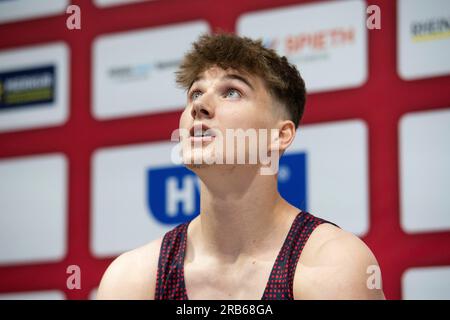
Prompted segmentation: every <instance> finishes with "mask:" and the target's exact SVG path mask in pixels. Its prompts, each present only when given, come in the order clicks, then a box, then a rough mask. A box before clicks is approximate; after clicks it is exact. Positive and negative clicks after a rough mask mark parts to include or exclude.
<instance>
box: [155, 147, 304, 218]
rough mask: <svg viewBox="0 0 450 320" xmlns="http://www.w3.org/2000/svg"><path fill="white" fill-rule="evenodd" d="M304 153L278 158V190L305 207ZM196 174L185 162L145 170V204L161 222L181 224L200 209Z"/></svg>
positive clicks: (291, 200) (296, 204)
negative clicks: (185, 165)
mask: <svg viewBox="0 0 450 320" xmlns="http://www.w3.org/2000/svg"><path fill="white" fill-rule="evenodd" d="M306 159H307V158H306V153H290V154H286V155H284V156H283V157H282V158H281V159H280V166H279V172H278V190H279V192H280V194H281V196H282V197H283V198H285V199H286V201H288V202H289V203H290V204H292V205H294V206H296V207H297V208H300V209H302V210H307V193H306V188H307V179H306V178H307V177H306V171H307V170H306V168H307V167H306V165H307V161H306ZM198 183H199V181H198V178H197V176H196V175H195V174H194V173H193V172H192V171H190V170H188V169H186V168H185V167H184V166H170V167H164V168H150V169H148V170H147V205H148V207H149V208H150V212H151V214H153V216H154V218H155V219H156V220H158V221H159V222H161V223H163V224H180V223H184V222H187V221H190V220H192V219H194V218H195V217H196V216H197V215H198V214H199V213H200V192H199V190H200V189H199V184H198Z"/></svg>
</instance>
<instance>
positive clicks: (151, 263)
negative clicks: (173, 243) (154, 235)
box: [97, 238, 162, 300]
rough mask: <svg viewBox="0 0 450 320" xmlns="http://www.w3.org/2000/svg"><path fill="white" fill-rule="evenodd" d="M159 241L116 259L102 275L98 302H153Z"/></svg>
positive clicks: (160, 239)
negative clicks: (129, 300)
mask: <svg viewBox="0 0 450 320" xmlns="http://www.w3.org/2000/svg"><path fill="white" fill-rule="evenodd" d="M161 242H162V238H159V239H157V240H154V241H152V242H150V243H148V244H146V245H144V246H141V247H139V248H136V249H134V250H131V251H128V252H125V253H123V254H121V255H120V256H118V257H117V258H116V259H115V260H114V261H113V262H112V263H111V264H110V265H109V267H108V269H107V270H106V271H105V273H104V274H103V277H102V280H101V282H100V286H99V288H98V293H97V299H98V300H116V299H123V300H126V299H136V300H138V299H151V300H153V299H154V293H155V287H156V273H157V271H158V259H159V251H160V247H161Z"/></svg>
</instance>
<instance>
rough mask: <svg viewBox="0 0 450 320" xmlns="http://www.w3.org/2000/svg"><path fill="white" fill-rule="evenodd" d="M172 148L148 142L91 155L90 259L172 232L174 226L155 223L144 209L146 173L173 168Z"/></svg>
mask: <svg viewBox="0 0 450 320" xmlns="http://www.w3.org/2000/svg"><path fill="white" fill-rule="evenodd" d="M175 145H176V144H175V143H171V142H162V143H148V144H139V145H129V146H123V147H113V148H104V149H99V150H97V151H96V152H95V154H94V156H93V160H92V168H93V171H92V172H93V175H92V179H93V180H92V201H93V202H92V219H93V221H92V229H91V232H92V237H91V239H92V242H91V250H92V252H93V254H94V255H96V256H99V257H104V256H114V255H118V254H120V253H122V252H124V251H127V250H130V249H134V248H136V247H138V246H141V245H143V244H145V243H147V242H149V241H151V240H154V239H156V238H158V237H161V236H163V235H164V233H165V232H167V231H168V230H169V229H171V228H173V227H174V225H175V224H170V223H169V224H168V223H164V222H162V221H160V220H158V219H157V217H156V216H155V213H154V212H152V210H151V207H150V206H149V205H148V201H149V200H148V193H149V189H148V188H149V181H148V174H147V173H148V170H150V169H152V168H160V167H163V168H165V167H173V166H174V164H173V163H172V161H171V152H172V150H173V147H174V146H175ZM159 187H160V186H158V188H159ZM161 187H164V185H162V186H161ZM153 194H155V192H153ZM158 200H160V199H156V201H158ZM164 211H165V210H164Z"/></svg>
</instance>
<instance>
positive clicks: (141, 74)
mask: <svg viewBox="0 0 450 320" xmlns="http://www.w3.org/2000/svg"><path fill="white" fill-rule="evenodd" d="M180 63H181V60H170V61H161V62H155V63H142V64H136V65H122V66H113V67H111V68H109V69H108V70H107V72H108V75H109V78H110V79H111V80H114V81H139V80H147V79H149V78H150V77H151V75H152V73H154V72H161V71H166V70H170V69H176V68H177V67H178V66H179V64H180Z"/></svg>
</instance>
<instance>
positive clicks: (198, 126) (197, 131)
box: [189, 122, 215, 138]
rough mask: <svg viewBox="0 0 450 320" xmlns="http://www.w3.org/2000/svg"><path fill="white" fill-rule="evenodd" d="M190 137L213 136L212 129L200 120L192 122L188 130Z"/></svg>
mask: <svg viewBox="0 0 450 320" xmlns="http://www.w3.org/2000/svg"><path fill="white" fill-rule="evenodd" d="M189 133H190V136H191V137H196V138H197V137H214V136H215V134H214V130H213V129H211V128H210V127H208V126H207V125H206V124H204V123H202V122H198V123H194V125H193V126H192V127H191V129H190V130H189Z"/></svg>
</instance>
